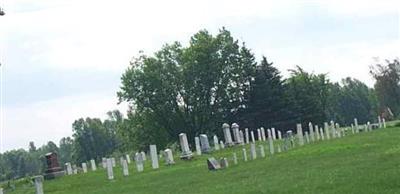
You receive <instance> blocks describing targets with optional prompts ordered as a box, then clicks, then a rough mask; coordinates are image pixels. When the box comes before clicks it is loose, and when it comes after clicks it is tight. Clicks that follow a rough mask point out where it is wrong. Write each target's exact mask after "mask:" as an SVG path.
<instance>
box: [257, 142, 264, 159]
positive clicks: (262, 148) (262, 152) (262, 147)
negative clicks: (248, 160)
mask: <svg viewBox="0 0 400 194" xmlns="http://www.w3.org/2000/svg"><path fill="white" fill-rule="evenodd" d="M258 147H259V148H260V155H261V157H262V158H265V151H264V146H263V145H259V146H258Z"/></svg>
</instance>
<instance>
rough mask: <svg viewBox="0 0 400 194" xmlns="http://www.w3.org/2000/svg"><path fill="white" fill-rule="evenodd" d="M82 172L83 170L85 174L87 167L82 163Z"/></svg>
mask: <svg viewBox="0 0 400 194" xmlns="http://www.w3.org/2000/svg"><path fill="white" fill-rule="evenodd" d="M82 170H83V173H87V165H86V163H85V162H84V163H82Z"/></svg>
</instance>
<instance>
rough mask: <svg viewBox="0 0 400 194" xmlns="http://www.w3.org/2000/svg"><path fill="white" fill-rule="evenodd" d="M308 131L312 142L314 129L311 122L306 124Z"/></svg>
mask: <svg viewBox="0 0 400 194" xmlns="http://www.w3.org/2000/svg"><path fill="white" fill-rule="evenodd" d="M308 130H309V131H310V136H311V142H314V128H313V124H312V123H311V122H309V123H308Z"/></svg>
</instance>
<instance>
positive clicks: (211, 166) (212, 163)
mask: <svg viewBox="0 0 400 194" xmlns="http://www.w3.org/2000/svg"><path fill="white" fill-rule="evenodd" d="M207 166H208V170H218V169H221V166H220V165H219V162H218V161H217V160H216V159H215V158H208V159H207Z"/></svg>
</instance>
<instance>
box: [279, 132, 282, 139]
mask: <svg viewBox="0 0 400 194" xmlns="http://www.w3.org/2000/svg"><path fill="white" fill-rule="evenodd" d="M278 139H279V140H281V139H282V132H281V131H280V130H278Z"/></svg>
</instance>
